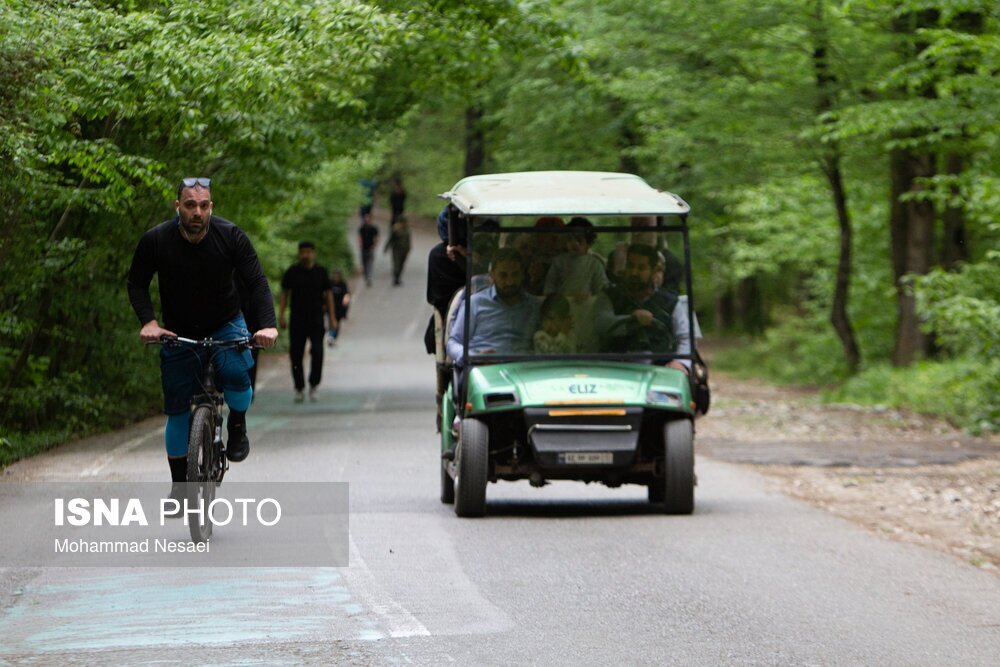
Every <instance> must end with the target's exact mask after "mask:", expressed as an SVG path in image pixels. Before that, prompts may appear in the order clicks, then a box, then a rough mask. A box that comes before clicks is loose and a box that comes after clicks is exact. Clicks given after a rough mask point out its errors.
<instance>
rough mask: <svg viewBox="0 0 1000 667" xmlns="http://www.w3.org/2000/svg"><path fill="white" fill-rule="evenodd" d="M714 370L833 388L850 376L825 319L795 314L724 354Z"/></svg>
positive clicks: (723, 351)
mask: <svg viewBox="0 0 1000 667" xmlns="http://www.w3.org/2000/svg"><path fill="white" fill-rule="evenodd" d="M712 367H713V368H718V369H719V370H723V371H728V372H732V373H735V374H737V375H740V376H743V377H750V376H758V377H764V378H766V379H768V380H771V381H772V382H777V383H779V384H800V385H802V384H808V385H832V384H835V383H837V382H840V381H842V380H844V379H845V378H846V377H847V364H846V363H845V362H844V357H843V354H841V350H840V343H839V342H838V341H837V337H836V335H835V334H834V332H833V331H832V330H831V329H830V328H829V327H828V326H827V325H826V322H825V320H824V319H823V318H822V317H820V316H817V315H813V316H812V317H803V316H791V313H789V316H788V317H784V318H782V319H781V320H779V323H778V324H776V325H775V326H773V327H771V328H770V329H768V330H767V331H766V332H765V333H764V334H763V335H762V336H760V337H759V338H755V339H748V340H743V341H741V342H740V344H739V345H737V346H733V347H731V348H726V349H724V350H722V351H720V352H719V353H718V354H717V355H716V356H715V358H714V360H713V362H712Z"/></svg>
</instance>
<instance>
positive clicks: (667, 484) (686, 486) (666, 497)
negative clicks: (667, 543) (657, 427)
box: [650, 419, 694, 514]
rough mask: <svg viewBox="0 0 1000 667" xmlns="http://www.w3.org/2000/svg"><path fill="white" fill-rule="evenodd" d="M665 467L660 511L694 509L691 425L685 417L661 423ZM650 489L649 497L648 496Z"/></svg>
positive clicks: (673, 511)
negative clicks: (664, 423)
mask: <svg viewBox="0 0 1000 667" xmlns="http://www.w3.org/2000/svg"><path fill="white" fill-rule="evenodd" d="M663 445H664V448H665V449H666V451H665V456H664V463H665V464H666V465H665V467H666V470H665V471H664V475H663V478H662V480H658V481H660V482H661V483H662V484H663V511H664V512H665V513H667V514H691V512H693V511H694V427H693V426H692V425H691V421H690V420H689V419H677V420H675V421H672V422H667V424H666V426H664V427H663ZM652 496H653V493H652V490H650V500H652Z"/></svg>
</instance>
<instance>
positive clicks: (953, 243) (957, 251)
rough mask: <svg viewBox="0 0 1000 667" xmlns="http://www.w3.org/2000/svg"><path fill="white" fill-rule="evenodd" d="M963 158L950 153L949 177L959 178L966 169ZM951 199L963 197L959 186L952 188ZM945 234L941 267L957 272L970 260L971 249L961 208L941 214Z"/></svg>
mask: <svg viewBox="0 0 1000 667" xmlns="http://www.w3.org/2000/svg"><path fill="white" fill-rule="evenodd" d="M964 162H965V161H964V160H963V159H962V156H961V155H959V154H957V153H950V154H949V155H947V156H946V157H945V171H946V172H947V173H948V175H949V176H959V175H961V173H962V170H963V169H964V167H965V164H964ZM950 194H951V197H952V199H953V200H958V198H959V197H960V196H961V192H960V191H959V187H958V185H957V184H952V186H951V193H950ZM941 217H942V220H943V222H944V234H943V235H942V237H941V266H943V267H944V268H945V269H947V270H949V271H957V270H958V268H959V267H960V266H961V265H962V263H963V262H966V261H968V259H969V248H968V246H967V245H966V243H965V211H963V210H962V208H961V207H960V206H950V205H949V206H948V207H946V208H945V209H944V212H943V213H942V214H941Z"/></svg>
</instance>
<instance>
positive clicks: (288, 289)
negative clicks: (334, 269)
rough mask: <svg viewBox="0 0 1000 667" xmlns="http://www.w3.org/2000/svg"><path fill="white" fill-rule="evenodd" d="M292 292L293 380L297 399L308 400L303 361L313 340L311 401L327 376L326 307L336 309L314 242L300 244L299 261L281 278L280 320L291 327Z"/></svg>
mask: <svg viewBox="0 0 1000 667" xmlns="http://www.w3.org/2000/svg"><path fill="white" fill-rule="evenodd" d="M289 295H291V301H292V304H291V305H292V308H291V309H292V317H291V328H290V333H291V345H290V347H289V352H288V354H289V357H290V358H291V362H292V380H293V381H294V383H295V402H296V403H301V402H302V401H303V400H305V395H304V391H305V386H306V381H305V376H304V371H303V368H302V360H303V357H304V356H305V351H306V340H308V341H309V361H310V364H309V400H310V401H315V400H316V399H317V387H319V383H320V380H321V379H322V377H323V333H324V332H323V307H324V306H326V308H327V310H328V311H329V312H331V313H332V312H333V310H334V309H333V296H332V293H331V291H330V279H329V278H328V277H327V272H326V269H325V268H323V267H322V266H320V265H319V264H317V263H316V246H315V244H313V243H312V241H302V242H301V243H299V261H298V262H296V263H295V264H292V265H291V266H290V267H288V270H287V271H285V275H284V276H282V278H281V303H280V305H279V313H278V322H279V323H280V324H281V328H282V329H284V328H285V327H286V326H288V320H286V319H285V308H286V306H287V305H288V297H289Z"/></svg>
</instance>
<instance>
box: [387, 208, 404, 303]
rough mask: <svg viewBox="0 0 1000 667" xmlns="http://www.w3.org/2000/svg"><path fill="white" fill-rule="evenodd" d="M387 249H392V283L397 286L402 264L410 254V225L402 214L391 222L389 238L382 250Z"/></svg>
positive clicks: (399, 281)
mask: <svg viewBox="0 0 1000 667" xmlns="http://www.w3.org/2000/svg"><path fill="white" fill-rule="evenodd" d="M389 250H392V284H393V286H398V285H401V284H402V282H401V280H400V278H401V277H402V275H403V265H404V264H406V257H407V255H409V254H410V226H409V224H407V222H406V217H404V216H400V217H399V219H398V220H396V222H394V223H393V224H392V228H391V229H390V231H389V238H388V239H386V241H385V249H384V252H389Z"/></svg>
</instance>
